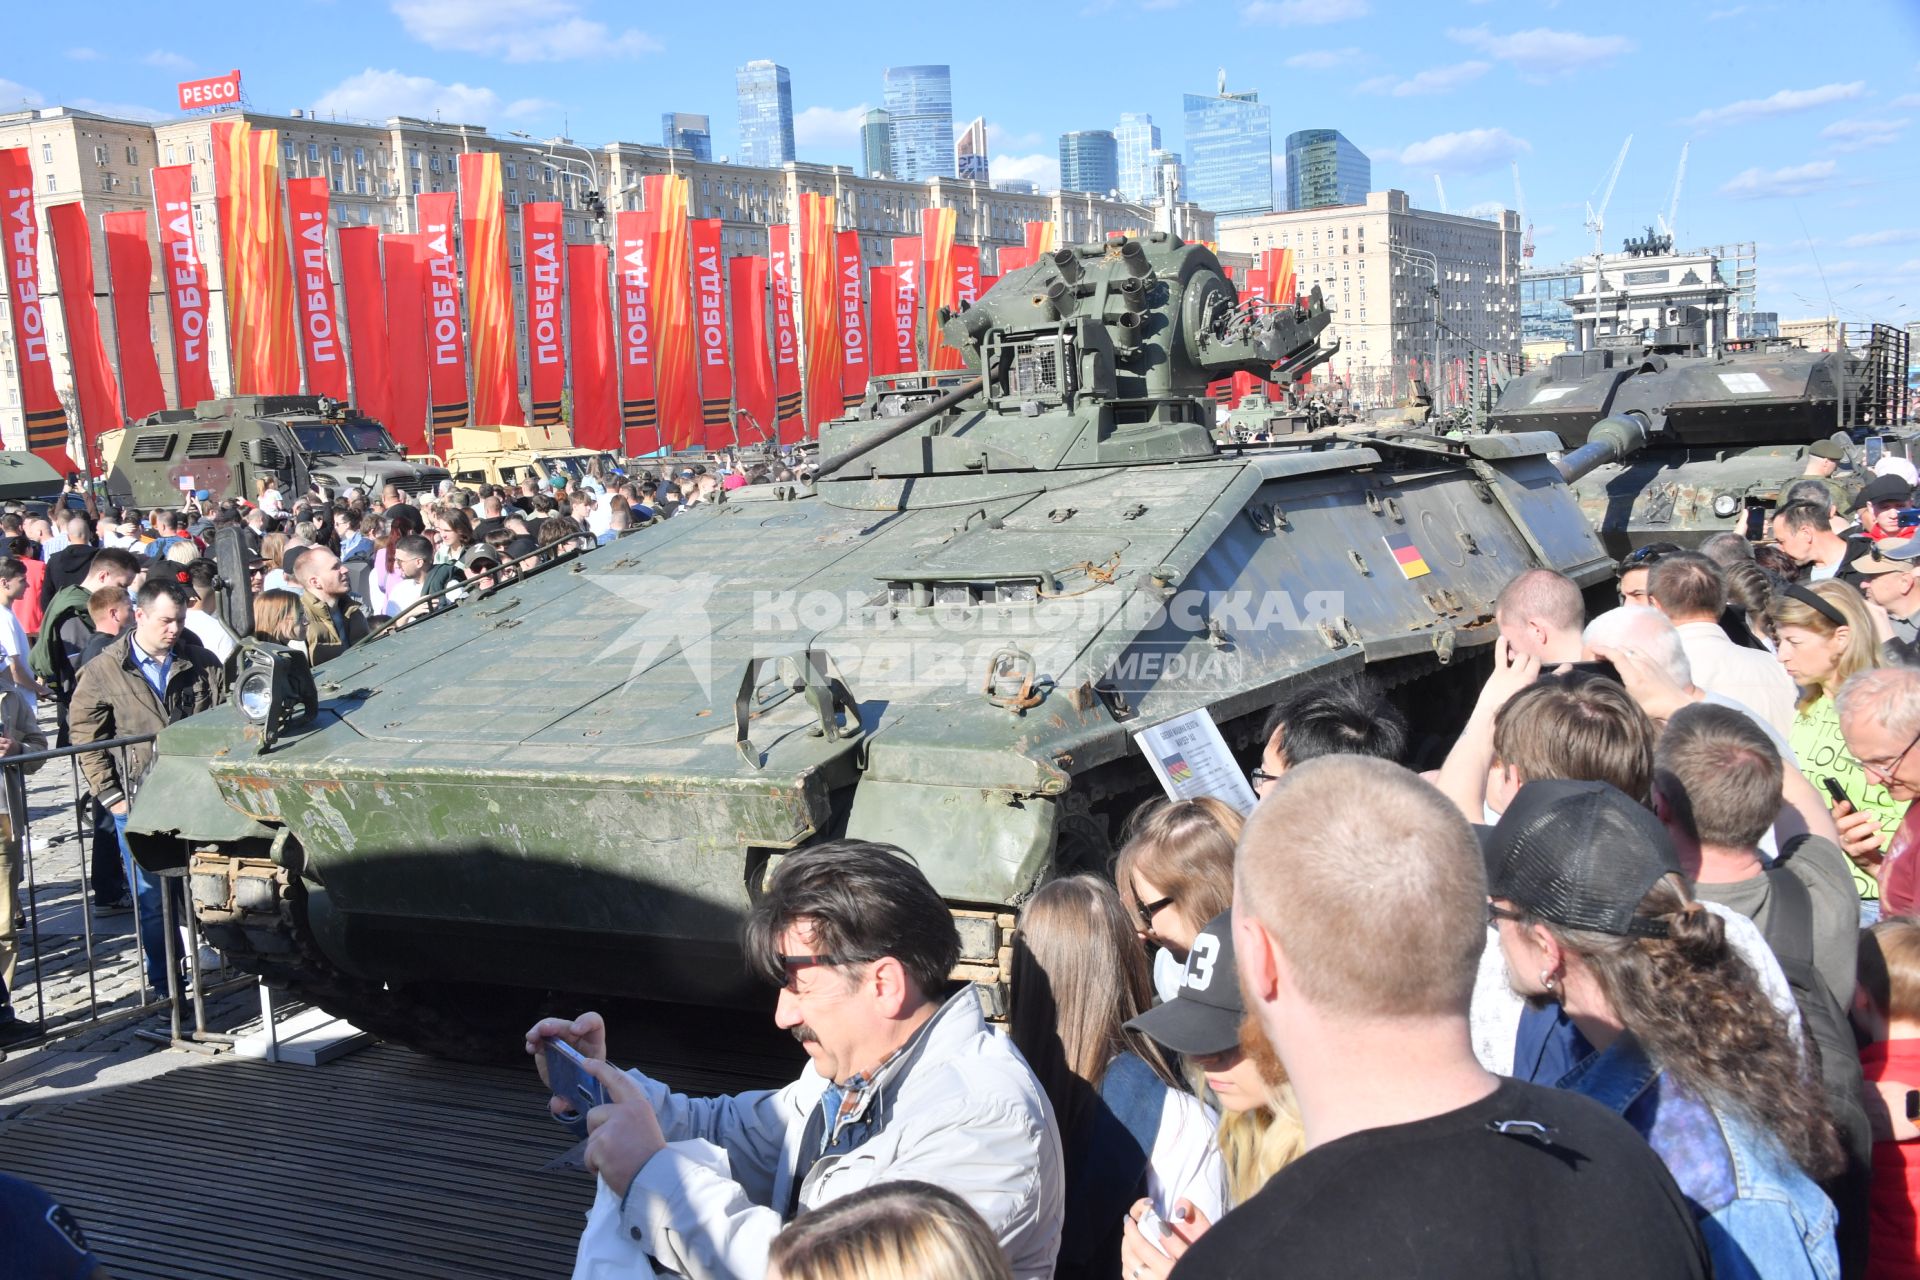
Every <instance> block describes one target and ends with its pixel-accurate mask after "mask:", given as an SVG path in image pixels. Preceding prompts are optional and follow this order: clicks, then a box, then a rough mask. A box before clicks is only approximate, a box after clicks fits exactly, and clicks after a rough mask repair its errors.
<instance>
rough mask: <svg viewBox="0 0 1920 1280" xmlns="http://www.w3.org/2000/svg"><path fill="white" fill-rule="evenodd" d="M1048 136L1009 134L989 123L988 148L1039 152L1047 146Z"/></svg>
mask: <svg viewBox="0 0 1920 1280" xmlns="http://www.w3.org/2000/svg"><path fill="white" fill-rule="evenodd" d="M1047 141H1048V139H1047V135H1046V134H1044V133H1040V132H1037V131H1035V132H1030V133H1009V132H1008V131H1007V130H1006V129H1005V128H1003V127H1002V126H1000V125H997V124H995V123H994V122H993V121H991V120H989V121H987V148H988V149H989V150H992V149H994V148H996V147H997V148H1001V149H1004V150H1007V151H1038V150H1040V149H1041V148H1042V147H1044V146H1046V145H1047Z"/></svg>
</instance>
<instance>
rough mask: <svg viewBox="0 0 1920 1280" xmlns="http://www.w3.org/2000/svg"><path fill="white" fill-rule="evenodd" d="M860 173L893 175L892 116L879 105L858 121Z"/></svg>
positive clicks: (865, 174) (889, 176)
mask: <svg viewBox="0 0 1920 1280" xmlns="http://www.w3.org/2000/svg"><path fill="white" fill-rule="evenodd" d="M860 173H861V176H862V177H866V178H891V177H892V176H893V117H892V116H890V115H888V114H887V113H886V112H885V111H884V110H882V109H881V108H879V107H875V108H874V109H873V110H872V111H869V112H867V114H866V117H865V119H863V120H862V121H861V122H860Z"/></svg>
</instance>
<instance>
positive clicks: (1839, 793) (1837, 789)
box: [1820, 775, 1853, 807]
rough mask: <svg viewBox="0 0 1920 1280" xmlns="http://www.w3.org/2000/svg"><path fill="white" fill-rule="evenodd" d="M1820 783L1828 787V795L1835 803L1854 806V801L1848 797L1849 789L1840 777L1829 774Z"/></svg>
mask: <svg viewBox="0 0 1920 1280" xmlns="http://www.w3.org/2000/svg"><path fill="white" fill-rule="evenodd" d="M1820 785H1821V786H1823V787H1825V788H1826V789H1827V795H1828V796H1829V797H1831V798H1832V800H1833V802H1834V803H1835V804H1844V805H1847V806H1848V807H1853V801H1852V800H1849V799H1848V798H1847V789H1846V788H1845V787H1843V786H1841V785H1840V780H1839V779H1838V778H1835V777H1833V776H1831V775H1829V776H1827V777H1824V778H1822V779H1820Z"/></svg>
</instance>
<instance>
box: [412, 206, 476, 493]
mask: <svg viewBox="0 0 1920 1280" xmlns="http://www.w3.org/2000/svg"><path fill="white" fill-rule="evenodd" d="M453 202H454V195H453V192H451V191H436V192H432V193H430V194H427V195H421V196H415V197H414V207H415V208H416V209H417V211H418V212H419V216H420V239H419V242H418V243H419V245H420V254H421V259H422V262H423V265H424V266H425V268H426V289H427V386H428V389H429V392H430V394H431V398H432V402H433V418H432V425H433V452H435V453H437V454H439V455H440V456H441V457H443V458H444V457H446V456H447V449H448V447H449V446H450V445H451V444H452V443H453V429H454V428H455V427H464V426H466V425H467V423H468V422H469V421H470V420H471V417H472V411H471V404H470V402H469V401H468V399H467V341H466V335H465V334H464V333H463V332H462V331H461V328H460V283H459V281H460V268H459V265H458V264H457V263H456V262H455V261H454V258H453V219H454V209H453Z"/></svg>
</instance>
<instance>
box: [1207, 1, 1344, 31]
mask: <svg viewBox="0 0 1920 1280" xmlns="http://www.w3.org/2000/svg"><path fill="white" fill-rule="evenodd" d="M1372 11H1373V5H1372V4H1371V3H1370V2H1369V0H1248V3H1246V4H1243V5H1241V6H1240V19H1241V21H1243V22H1258V23H1261V24H1263V25H1265V26H1270V27H1323V26H1326V25H1327V24H1328V23H1332V22H1350V21H1352V20H1353V19H1355V18H1364V17H1366V16H1367V14H1369V13H1371V12H1372Z"/></svg>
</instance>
